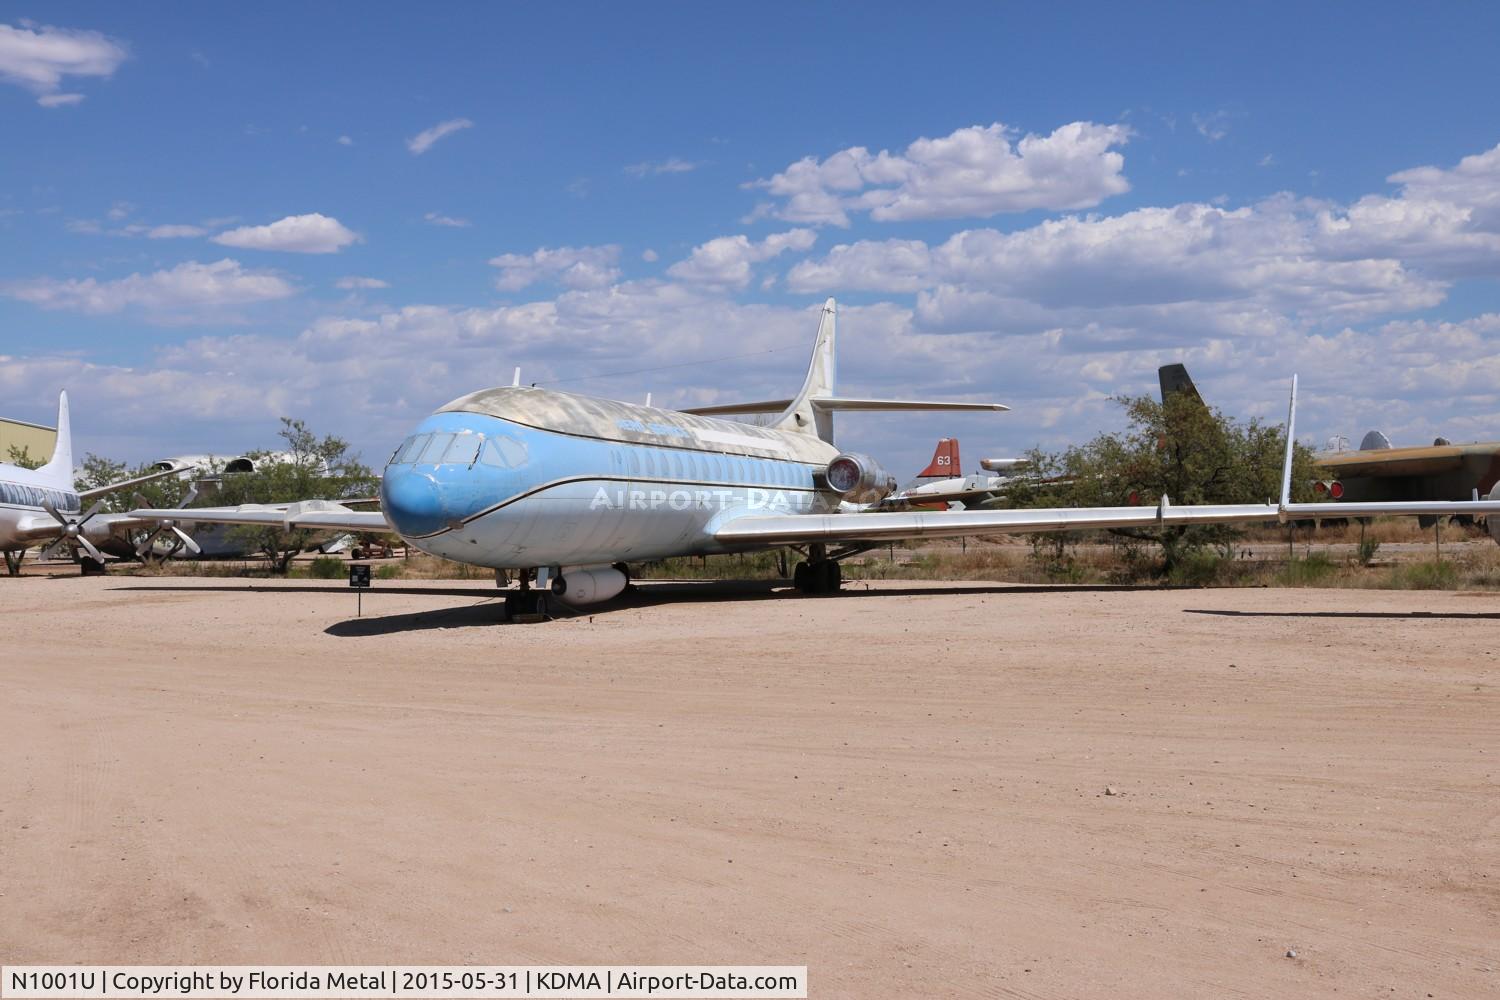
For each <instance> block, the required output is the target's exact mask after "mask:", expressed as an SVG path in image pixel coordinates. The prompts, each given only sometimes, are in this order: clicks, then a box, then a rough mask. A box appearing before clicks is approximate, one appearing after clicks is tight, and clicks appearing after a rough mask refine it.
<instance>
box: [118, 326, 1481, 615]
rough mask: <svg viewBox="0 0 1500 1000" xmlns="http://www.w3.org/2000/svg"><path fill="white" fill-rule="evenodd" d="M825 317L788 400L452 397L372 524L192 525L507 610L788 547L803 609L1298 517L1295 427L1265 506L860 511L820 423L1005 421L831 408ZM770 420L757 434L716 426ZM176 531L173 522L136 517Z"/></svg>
mask: <svg viewBox="0 0 1500 1000" xmlns="http://www.w3.org/2000/svg"><path fill="white" fill-rule="evenodd" d="M836 328H837V308H836V306H835V303H834V301H833V300H832V299H829V300H828V301H827V303H825V305H824V306H823V311H822V317H821V321H820V323H819V326H818V335H817V339H816V341H815V343H814V347H813V354H812V361H811V363H810V365H809V366H808V370H807V375H806V378H805V379H804V381H803V385H802V388H801V391H800V392H799V393H798V394H797V395H796V396H795V397H793V398H791V399H780V400H771V401H767V402H761V403H747V404H736V405H725V406H713V407H704V408H698V409H690V410H667V409H659V408H653V407H649V406H637V405H634V404H630V403H623V402H617V401H614V400H607V399H600V398H595V397H590V396H583V395H576V394H573V393H567V392H560V391H556V390H548V389H538V388H535V387H526V386H521V385H519V384H513V385H510V386H504V387H500V388H493V389H482V390H479V391H478V392H472V393H469V394H468V395H465V396H461V397H459V398H458V399H455V400H453V401H452V402H450V403H448V404H447V405H445V406H443V407H441V408H440V409H439V410H438V411H437V412H435V413H433V414H432V415H431V416H429V417H428V418H427V419H426V420H424V421H422V423H421V424H419V425H418V426H417V427H416V428H415V429H414V430H413V432H412V433H411V435H410V436H408V437H407V438H406V439H405V440H404V441H402V442H401V444H400V445H399V446H398V447H397V448H396V449H395V451H394V452H393V453H392V454H391V457H390V460H389V462H388V463H387V464H386V467H385V471H384V473H383V475H382V479H381V501H382V507H383V508H384V509H383V511H381V512H361V511H352V510H349V509H348V508H347V507H343V506H342V505H339V504H336V503H332V502H329V501H322V500H308V501H304V502H301V503H296V504H291V505H290V506H287V507H285V508H279V509H271V508H264V507H256V506H248V505H247V506H244V507H238V508H228V507H226V508H212V507H208V508H199V509H195V510H194V511H193V519H194V521H198V522H219V523H227V524H263V525H280V526H283V527H285V528H288V529H291V528H327V529H330V530H346V531H381V530H393V531H395V532H396V533H398V534H399V535H401V537H402V538H403V539H405V541H406V542H407V543H408V544H410V545H413V546H415V547H416V548H418V549H421V550H423V551H426V552H429V553H432V554H434V555H438V556H443V557H445V558H448V559H453V560H456V561H458V562H463V563H469V564H472V565H478V566H485V567H491V568H493V569H495V570H496V573H497V577H500V576H502V575H503V574H506V573H509V572H516V573H518V575H519V577H520V581H521V589H520V590H519V591H511V592H509V593H508V594H507V609H508V610H510V611H512V612H515V611H523V610H524V611H532V610H537V609H538V606H540V610H545V609H546V607H547V604H548V601H549V600H551V599H559V600H561V601H562V602H564V603H565V604H568V605H572V606H580V605H587V604H592V603H595V602H598V601H605V600H609V599H610V598H612V597H614V596H616V595H617V594H619V593H620V592H621V591H622V590H623V589H624V588H625V586H626V585H627V583H628V576H627V573H626V570H625V565H626V564H627V563H629V562H635V561H645V560H655V559H662V558H666V557H669V556H680V555H711V554H718V553H728V552H742V551H749V550H754V549H767V548H779V547H783V546H791V547H795V548H799V549H800V550H801V551H802V552H803V553H804V555H805V560H804V561H803V562H801V563H799V564H798V566H797V569H796V573H795V583H796V586H797V588H798V589H799V590H801V591H803V592H804V593H829V592H832V591H836V590H837V589H838V588H839V584H840V576H841V574H840V571H839V560H840V559H842V558H844V557H845V556H848V555H851V554H854V553H856V552H860V551H864V550H865V549H867V548H869V547H872V546H873V545H876V544H884V543H885V542H887V541H890V540H895V539H904V538H913V537H956V536H961V535H980V534H1001V533H1027V532H1037V531H1059V530H1069V529H1087V528H1110V527H1123V526H1128V525H1147V524H1160V523H1168V524H1204V523H1255V522H1264V521H1276V520H1283V521H1284V520H1289V519H1292V518H1293V517H1295V516H1306V514H1305V513H1301V508H1303V507H1307V506H1311V505H1305V504H1293V503H1291V500H1290V464H1289V463H1290V456H1291V453H1292V447H1291V442H1292V436H1291V422H1292V417H1293V415H1294V412H1295V403H1296V388H1295V386H1296V380H1295V378H1294V379H1293V390H1292V407H1291V410H1290V411H1289V414H1288V438H1287V462H1288V466H1287V469H1286V474H1285V475H1284V477H1283V484H1282V497H1281V502H1280V503H1279V504H1271V503H1265V504H1229V505H1215V506H1181V507H1174V506H1172V505H1171V503H1170V501H1169V500H1168V499H1167V498H1166V497H1163V498H1162V499H1161V501H1160V502H1159V503H1158V504H1157V505H1156V506H1155V507H1141V506H1133V507H1106V508H1050V509H1022V510H986V511H900V512H886V511H879V510H874V509H872V507H873V506H874V505H878V504H879V502H880V501H881V500H882V499H884V498H886V497H888V496H890V495H891V494H892V493H894V492H895V491H896V481H895V479H894V478H893V477H891V476H890V475H889V474H888V473H886V472H885V471H884V470H883V469H882V468H881V467H880V466H879V465H878V464H877V463H876V462H875V461H874V460H873V459H871V458H869V457H868V456H865V455H861V454H856V453H850V452H841V451H840V450H839V449H838V448H837V447H835V445H834V443H833V440H834V437H833V418H834V415H835V414H836V413H839V412H850V411H901V410H991V411H998V410H1004V409H1006V407H1004V406H1002V405H1000V404H998V403H952V402H949V403H929V402H914V401H904V400H881V399H857V398H848V397H842V396H839V395H837V394H836V393H835V392H834V368H835V350H834V341H835V333H836ZM728 413H774V414H775V415H776V416H775V417H774V419H773V420H772V421H771V422H770V424H769V425H767V426H754V425H750V424H745V423H740V422H736V421H731V420H725V419H720V417H719V416H718V415H719V414H728ZM1346 506H1348V507H1353V506H1360V507H1361V508H1368V510H1362V511H1361V512H1363V513H1369V514H1401V513H1404V514H1426V513H1469V514H1486V513H1492V512H1494V513H1500V498H1496V499H1493V500H1487V501H1480V502H1469V503H1404V504H1403V503H1391V504H1366V505H1346ZM131 513H132V515H134V516H139V517H147V518H149V517H158V516H159V517H163V518H172V517H178V516H181V515H180V512H177V511H166V510H150V509H143V510H136V511H132V512H131Z"/></svg>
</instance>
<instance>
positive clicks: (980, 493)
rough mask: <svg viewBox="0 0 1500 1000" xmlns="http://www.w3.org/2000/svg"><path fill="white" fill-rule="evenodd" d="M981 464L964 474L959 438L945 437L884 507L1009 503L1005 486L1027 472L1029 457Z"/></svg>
mask: <svg viewBox="0 0 1500 1000" xmlns="http://www.w3.org/2000/svg"><path fill="white" fill-rule="evenodd" d="M979 467H980V469H981V470H982V471H980V472H976V473H972V474H971V475H967V476H966V475H964V474H963V465H962V463H961V461H960V458H959V449H958V438H942V439H941V440H939V441H938V443H937V450H935V451H934V452H933V453H932V461H931V462H928V463H927V467H926V468H925V469H923V470H922V471H921V472H919V473H917V475H916V478H914V479H912V480H911V481H910V482H909V483H906V484H905V485H904V486H902V487H901V489H899V490H897V491H896V492H895V493H893V494H891V495H890V496H889V497H886V498H885V499H884V500H883V501H881V503H880V509H882V510H887V509H897V508H901V507H923V508H928V509H931V510H942V509H944V508H949V507H954V508H956V509H962V510H972V509H976V508H978V509H985V508H990V507H995V506H999V505H1003V504H1004V503H1005V502H1006V498H1005V489H1006V487H1007V486H1009V485H1010V484H1011V483H1013V482H1015V481H1016V480H1017V479H1018V478H1020V475H1018V473H1022V474H1024V473H1023V470H1024V469H1025V467H1026V459H1024V458H986V459H981V460H980V462H979Z"/></svg>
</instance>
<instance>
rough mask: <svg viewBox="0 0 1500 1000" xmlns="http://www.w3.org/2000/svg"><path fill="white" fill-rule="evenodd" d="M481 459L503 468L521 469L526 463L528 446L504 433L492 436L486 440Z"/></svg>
mask: <svg viewBox="0 0 1500 1000" xmlns="http://www.w3.org/2000/svg"><path fill="white" fill-rule="evenodd" d="M479 460H480V461H481V462H483V463H484V464H485V465H493V466H497V467H499V468H502V469H519V468H520V467H521V466H523V465H525V464H526V446H525V445H524V444H522V443H521V442H520V441H517V440H516V439H515V438H509V437H505V436H504V435H500V436H498V437H492V438H490V439H489V440H487V441H485V443H484V452H483V453H482V454H481V456H480V459H479Z"/></svg>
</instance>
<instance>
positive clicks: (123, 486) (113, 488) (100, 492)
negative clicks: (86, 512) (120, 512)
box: [78, 462, 195, 503]
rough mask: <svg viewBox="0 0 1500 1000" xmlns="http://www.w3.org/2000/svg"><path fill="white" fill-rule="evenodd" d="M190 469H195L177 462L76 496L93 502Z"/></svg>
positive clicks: (84, 500)
mask: <svg viewBox="0 0 1500 1000" xmlns="http://www.w3.org/2000/svg"><path fill="white" fill-rule="evenodd" d="M192 468H195V466H192V465H189V464H187V463H185V462H179V463H178V464H176V465H170V466H168V467H167V468H165V469H158V470H157V471H155V472H151V473H148V474H146V475H144V476H137V477H136V478H135V479H124V480H121V481H120V482H118V483H110V484H109V485H108V486H100V487H99V488H98V489H93V490H81V491H79V494H78V496H79V499H81V500H82V501H83V502H84V503H88V502H89V501H90V500H94V499H97V498H99V497H102V496H108V495H109V494H111V493H118V492H120V491H121V490H128V489H133V488H134V487H136V486H140V485H141V484H142V483H149V482H152V481H153V480H156V479H162V478H164V477H166V476H176V475H179V474H181V473H184V472H187V471H188V470H189V469H192Z"/></svg>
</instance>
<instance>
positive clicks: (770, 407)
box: [681, 396, 1010, 417]
mask: <svg viewBox="0 0 1500 1000" xmlns="http://www.w3.org/2000/svg"><path fill="white" fill-rule="evenodd" d="M807 402H809V403H810V404H812V407H813V409H815V410H822V411H823V412H825V413H838V412H841V411H842V412H846V413H847V412H856V411H858V412H865V413H882V412H884V413H897V412H902V411H914V410H950V411H951V410H989V411H1003V410H1009V409H1010V407H1008V406H1006V405H1004V404H1003V403H953V402H923V401H920V400H912V399H850V398H848V397H844V396H815V397H813V398H812V399H809V400H808V401H807ZM791 404H792V400H790V399H768V400H764V401H762V402H758V403H724V404H720V405H717V406H695V407H691V408H689V409H685V410H683V411H681V412H683V413H693V414H697V415H698V416H701V417H708V416H714V415H717V414H720V413H780V412H781V411H783V410H785V409H786V408H787V407H788V406H790V405H791Z"/></svg>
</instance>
